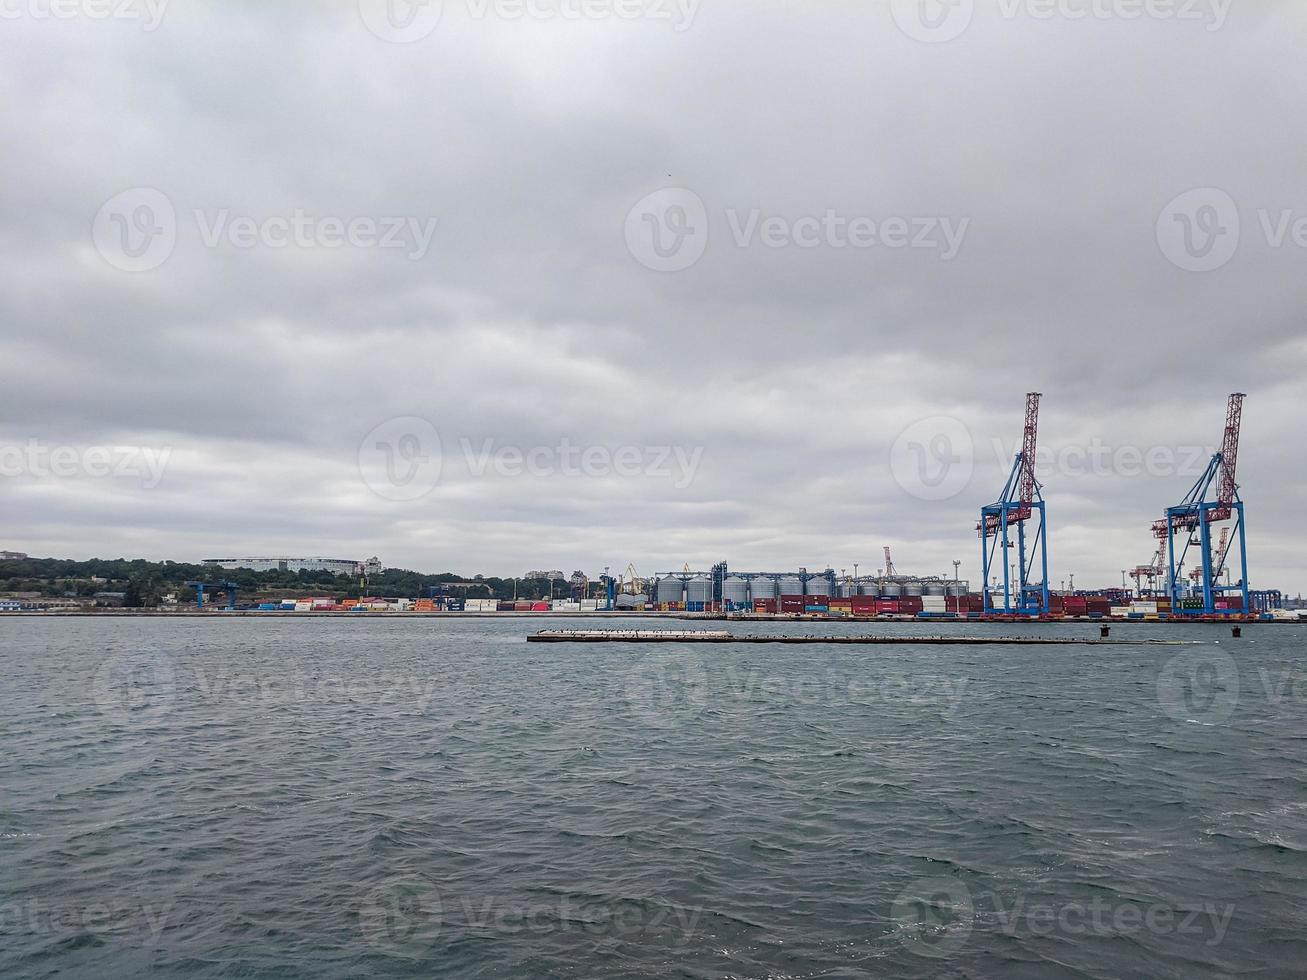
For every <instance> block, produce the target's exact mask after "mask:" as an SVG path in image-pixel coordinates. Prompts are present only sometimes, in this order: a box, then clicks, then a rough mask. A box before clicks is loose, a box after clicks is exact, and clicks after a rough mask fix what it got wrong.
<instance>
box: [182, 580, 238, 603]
mask: <svg viewBox="0 0 1307 980" xmlns="http://www.w3.org/2000/svg"><path fill="white" fill-rule="evenodd" d="M186 587H187V588H188V589H194V590H195V606H196V608H197V609H203V608H204V590H205V589H208V590H209V591H210V592H226V593H227V608H228V609H235V608H236V583H235V582H187V583H186Z"/></svg>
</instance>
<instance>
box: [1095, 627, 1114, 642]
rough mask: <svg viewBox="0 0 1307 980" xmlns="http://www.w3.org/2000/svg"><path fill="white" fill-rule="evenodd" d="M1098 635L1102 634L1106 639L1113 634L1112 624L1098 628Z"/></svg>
mask: <svg viewBox="0 0 1307 980" xmlns="http://www.w3.org/2000/svg"><path fill="white" fill-rule="evenodd" d="M1098 635H1099V636H1101V637H1102V638H1103V639H1105V640H1106V639H1107V638H1108V637H1109V636H1111V635H1112V627H1110V626H1100V627H1099V628H1098Z"/></svg>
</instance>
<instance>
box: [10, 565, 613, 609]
mask: <svg viewBox="0 0 1307 980" xmlns="http://www.w3.org/2000/svg"><path fill="white" fill-rule="evenodd" d="M92 579H100V580H102V581H92ZM191 581H196V582H219V581H230V582H235V583H236V586H237V592H238V593H239V594H240V598H241V601H242V603H244V601H245V600H246V599H247V598H253V597H254V596H256V595H259V594H263V593H273V592H296V593H305V594H310V593H311V594H312V595H321V596H332V597H335V598H350V599H358V598H362V596H363V595H364V593H366V594H368V595H379V596H394V597H402V598H421V597H425V596H427V595H429V594H430V593H431V590H433V589H435V590H440V589H441V587H442V586H443V587H446V588H447V589H448V591H449V593H450V594H451V595H456V596H470V597H472V598H495V599H512V598H513V597H514V596H515V595H516V597H517V598H519V599H548V598H550V596H551V595H552V596H554V597H558V598H562V597H565V596H568V595H570V591H569V587H568V584H567V583H566V582H559V581H555V582H554V583H553V585H552V590H551V587H550V582H549V580H548V579H517V580H516V582H515V581H514V580H513V579H511V578H496V577H493V576H491V577H484V576H481V575H477V576H475V577H474V578H472V579H467V578H465V577H464V576H462V575H459V574H457V573H455V572H442V573H440V574H437V575H424V574H422V573H421V572H413V571H409V570H407V569H401V568H388V569H386V570H385V571H384V572H382V573H381V574H380V575H374V576H372V578H370V579H369V580H368V582H367V585H366V587H363V586H362V584H361V583H360V581H359V579H357V578H352V577H351V576H348V575H333V574H332V573H331V572H327V571H316V572H309V571H299V572H290V571H281V570H272V571H266V572H256V571H254V570H252V569H248V568H238V569H225V568H214V567H213V566H211V565H192V564H188V563H186V562H175V561H164V562H152V561H145V560H144V559H139V558H138V559H133V560H129V559H126V558H113V559H104V558H92V559H90V560H89V561H68V560H65V559H60V558H25V559H22V560H20V561H0V592H30V593H36V594H39V595H42V596H47V597H51V598H58V597H63V596H75V597H81V598H90V597H92V596H94V595H95V594H96V593H97V592H122V593H124V594H125V596H126V598H125V600H124V601H125V604H126V605H128V606H155V605H158V604H159V602H160V600H161V599H162V598H163V596H164V595H166V594H168V593H175V594H176V595H177V597H178V598H179V599H181V600H192V599H193V598H194V595H195V592H194V590H193V589H188V588H186V586H185V583H186V582H191ZM455 582H458V583H463V582H471V583H474V584H472V585H470V586H469V587H466V588H463V587H450V583H455ZM595 588H597V586H593V585H592V590H593V589H595Z"/></svg>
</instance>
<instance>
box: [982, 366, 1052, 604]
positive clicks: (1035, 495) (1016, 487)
mask: <svg viewBox="0 0 1307 980" xmlns="http://www.w3.org/2000/svg"><path fill="white" fill-rule="evenodd" d="M1040 397H1041V396H1040V393H1039V392H1037V391H1032V392H1030V393H1029V394H1028V395H1026V426H1025V432H1024V435H1023V437H1022V440H1021V452H1020V453H1018V454H1017V458H1016V461H1015V462H1014V463H1013V464H1012V472H1011V474H1010V475H1009V476H1008V478H1007V484H1006V485H1005V486H1004V487H1003V494H1002V496H1001V497H999V499H998V500H997V501H996V502H995V503H992V504H988V505H986V506H984V507H982V508H981V509H980V523H979V524H977V525H976V530H977V531H979V532H980V541H981V546H980V560H981V568H982V570H983V575H984V579H983V583H984V584H983V585H982V587H981V591H982V594H983V596H984V609H985V612H987V613H1007V614H1017V615H1027V616H1045V615H1047V614H1048V530H1047V514H1046V512H1045V509H1044V495H1043V492H1042V489H1041V487H1040V485H1039V481H1038V480H1037V479H1035V449H1036V440H1037V437H1038V434H1039V399H1040ZM1036 515H1037V516H1036ZM1028 523H1033V528H1032V529H1029V530H1028V529H1027V527H1026V525H1027V524H1028ZM1014 529H1015V532H1016V542H1015V543H1013V541H1012V535H1013V530H1014ZM991 539H992V540H991ZM1000 551H1001V556H1000ZM1013 552H1015V555H1014V554H1013ZM1014 557H1015V559H1016V560H1015V561H1013V558H1014ZM995 561H999V562H1001V564H1002V566H1003V604H1002V606H1001V607H1000V606H998V605H997V604H996V603H995V601H994V600H995V588H994V586H993V583H992V582H991V576H990V569H991V568H992V567H993V565H994V563H995ZM1036 564H1038V571H1039V573H1040V576H1041V577H1040V579H1039V581H1038V582H1032V581H1031V577H1032V576H1033V575H1034V573H1035V571H1036V567H1035V566H1036ZM995 577H996V576H995ZM1014 578H1015V581H1014V580H1013V579H1014Z"/></svg>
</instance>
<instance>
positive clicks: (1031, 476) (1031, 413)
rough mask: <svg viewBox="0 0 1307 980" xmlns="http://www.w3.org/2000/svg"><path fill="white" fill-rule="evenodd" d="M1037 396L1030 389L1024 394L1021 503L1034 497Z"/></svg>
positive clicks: (1029, 501)
mask: <svg viewBox="0 0 1307 980" xmlns="http://www.w3.org/2000/svg"><path fill="white" fill-rule="evenodd" d="M1039 398H1040V393H1039V392H1037V391H1032V392H1030V393H1029V394H1027V395H1026V429H1025V433H1024V435H1023V436H1022V439H1021V497H1020V499H1021V503H1022V504H1030V503H1033V502H1034V499H1035V444H1036V438H1037V436H1038V435H1039Z"/></svg>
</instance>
